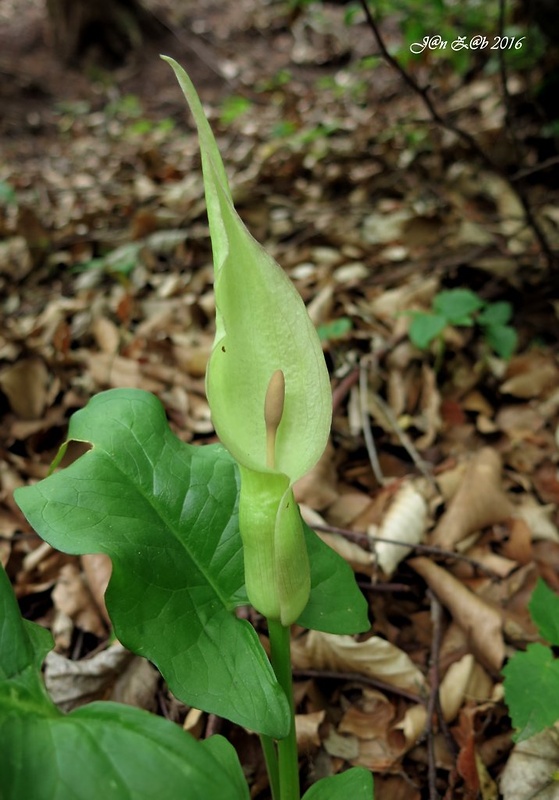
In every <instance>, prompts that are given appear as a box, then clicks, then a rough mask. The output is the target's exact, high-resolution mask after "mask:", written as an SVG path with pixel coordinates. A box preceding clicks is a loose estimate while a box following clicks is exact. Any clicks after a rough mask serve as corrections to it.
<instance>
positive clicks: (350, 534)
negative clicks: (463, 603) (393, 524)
mask: <svg viewBox="0 0 559 800" xmlns="http://www.w3.org/2000/svg"><path fill="white" fill-rule="evenodd" d="M311 527H312V529H313V530H315V531H323V532H324V533H337V534H339V535H340V536H344V537H345V538H346V539H349V540H350V541H351V542H355V543H356V544H358V545H360V547H363V548H364V549H365V550H370V549H371V544H372V543H373V544H374V543H376V542H386V543H387V544H397V545H400V546H401V547H407V548H408V549H409V550H414V551H415V552H416V553H424V554H426V555H431V556H439V557H440V558H444V559H446V560H448V559H450V560H454V561H463V562H465V563H466V564H469V565H470V566H471V567H473V568H474V569H475V570H476V571H478V572H480V573H482V574H484V575H487V577H489V578H493V579H494V580H500V579H501V576H500V575H499V574H498V573H497V572H495V571H494V570H492V569H490V568H489V567H486V566H485V565H484V564H480V562H479V561H476V560H475V559H474V558H470V557H469V556H465V555H463V554H462V553H455V552H454V551H453V550H444V549H443V548H442V547H437V546H436V545H431V544H412V543H411V542H403V541H402V540H401V539H386V538H385V537H384V536H371V535H369V534H368V533H357V532H356V531H350V530H348V529H347V528H338V527H336V526H335V525H312V526H311Z"/></svg>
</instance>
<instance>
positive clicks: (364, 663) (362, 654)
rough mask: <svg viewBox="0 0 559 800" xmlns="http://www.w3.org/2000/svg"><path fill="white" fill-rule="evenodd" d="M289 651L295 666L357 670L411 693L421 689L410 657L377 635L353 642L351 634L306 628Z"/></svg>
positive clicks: (420, 679) (420, 678)
mask: <svg viewBox="0 0 559 800" xmlns="http://www.w3.org/2000/svg"><path fill="white" fill-rule="evenodd" d="M292 652H293V665H294V666H295V667H296V668H299V669H317V670H321V669H324V670H328V671H331V672H349V673H357V674H358V675H365V676H367V677H369V678H377V679H378V680H380V681H383V682H384V683H389V684H390V685H392V686H397V687H398V688H400V689H407V690H408V691H411V692H418V693H419V692H421V691H423V689H424V688H425V678H424V676H423V673H422V672H421V670H420V669H419V668H418V667H417V666H416V665H415V664H414V663H413V662H412V660H411V659H410V657H409V656H408V655H406V653H404V651H403V650H400V648H398V647H396V646H395V645H393V644H390V642H387V641H386V639H381V638H380V637H379V636H372V637H371V638H370V639H367V640H366V641H364V642H356V641H355V640H354V639H352V638H351V636H337V635H335V634H331V633H322V632H320V631H309V633H308V634H307V635H306V636H305V637H304V638H303V639H298V640H296V641H295V642H293V645H292Z"/></svg>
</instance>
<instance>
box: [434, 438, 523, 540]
mask: <svg viewBox="0 0 559 800" xmlns="http://www.w3.org/2000/svg"><path fill="white" fill-rule="evenodd" d="M501 468H502V466H501V459H500V457H499V455H498V454H497V452H496V451H495V450H493V449H492V448H489V447H484V448H483V449H482V450H480V451H479V453H477V454H476V455H475V457H474V458H473V459H472V460H471V461H470V462H469V464H468V466H467V469H466V471H465V473H464V476H463V479H462V482H461V484H460V487H459V489H458V491H457V492H456V494H455V495H454V496H453V498H452V500H451V501H450V504H449V507H448V509H447V510H446V512H445V513H444V514H443V516H442V517H441V519H440V521H439V523H438V525H437V527H436V528H435V530H434V531H433V534H432V542H433V544H434V545H437V546H438V547H443V548H446V549H451V548H452V547H453V546H454V545H455V544H456V543H457V542H460V541H461V540H462V539H465V538H466V536H468V535H469V534H471V533H474V532H475V531H479V530H480V529H481V528H485V527H487V526H488V525H493V524H494V523H496V522H502V521H503V520H505V519H506V518H507V517H510V516H512V514H513V511H514V506H513V505H512V503H511V501H510V500H509V498H508V497H507V495H506V494H505V492H504V491H503V489H502V486H501Z"/></svg>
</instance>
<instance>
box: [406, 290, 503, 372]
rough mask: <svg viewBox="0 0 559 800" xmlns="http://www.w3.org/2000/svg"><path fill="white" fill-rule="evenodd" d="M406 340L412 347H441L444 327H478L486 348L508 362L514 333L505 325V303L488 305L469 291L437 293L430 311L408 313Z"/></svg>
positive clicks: (423, 348)
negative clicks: (409, 318) (438, 344)
mask: <svg viewBox="0 0 559 800" xmlns="http://www.w3.org/2000/svg"><path fill="white" fill-rule="evenodd" d="M408 313H409V314H410V315H411V317H412V321H411V325H410V328H409V337H410V339H411V341H412V342H413V344H415V346H416V347H419V348H420V350H426V349H427V348H428V347H429V346H430V345H431V343H432V342H433V341H438V342H439V343H440V348H441V349H440V353H441V352H442V349H443V347H444V340H443V331H444V330H445V328H446V327H448V326H453V327H472V326H474V325H476V326H478V327H479V329H480V330H481V332H482V334H483V337H484V339H485V341H486V342H487V344H488V345H489V347H490V348H491V349H492V350H493V351H494V352H495V353H496V354H497V355H498V356H500V358H504V359H509V358H510V357H511V356H512V354H513V353H514V351H515V349H516V344H517V334H516V331H515V329H514V328H513V327H512V326H511V325H509V324H508V323H509V321H510V319H511V317H512V306H511V304H510V303H508V302H506V301H504V300H503V301H498V302H496V303H489V302H487V301H485V300H482V299H481V297H479V296H478V295H477V294H476V293H475V292H472V291H471V290H470V289H449V290H448V291H442V292H439V293H438V294H437V295H436V296H435V298H434V300H433V310H432V311H410V312H408Z"/></svg>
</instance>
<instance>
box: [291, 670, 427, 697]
mask: <svg viewBox="0 0 559 800" xmlns="http://www.w3.org/2000/svg"><path fill="white" fill-rule="evenodd" d="M293 675H295V676H298V677H301V678H330V679H333V680H336V681H348V682H349V681H355V683H364V684H366V685H367V686H374V687H375V689H379V690H380V691H381V692H386V693H387V694H396V695H398V697H403V698H405V699H406V700H411V701H412V703H424V702H425V698H423V697H421V696H420V695H418V694H415V692H409V691H408V690H407V689H401V688H400V687H399V686H393V685H392V684H391V683H385V682H384V681H380V680H377V678H371V677H369V676H368V675H361V674H360V673H359V672H335V671H334V670H322V669H294V670H293Z"/></svg>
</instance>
